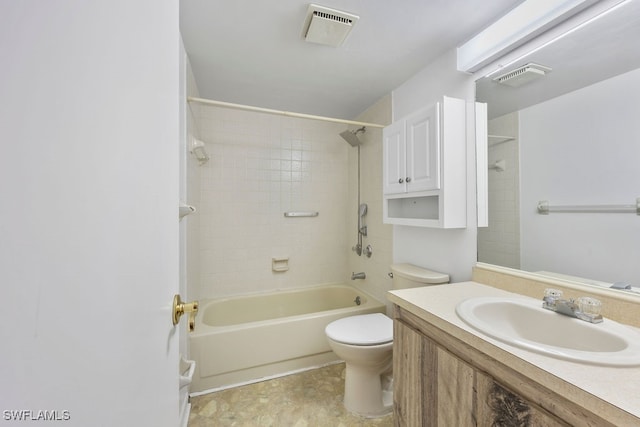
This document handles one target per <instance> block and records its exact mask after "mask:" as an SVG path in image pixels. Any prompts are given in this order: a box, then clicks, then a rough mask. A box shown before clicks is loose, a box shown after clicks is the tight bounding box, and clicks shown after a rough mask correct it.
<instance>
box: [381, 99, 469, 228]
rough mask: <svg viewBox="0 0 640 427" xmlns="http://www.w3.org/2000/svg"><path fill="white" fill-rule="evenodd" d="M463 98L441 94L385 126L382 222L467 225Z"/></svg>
mask: <svg viewBox="0 0 640 427" xmlns="http://www.w3.org/2000/svg"><path fill="white" fill-rule="evenodd" d="M465 126H466V102H465V101H464V100H462V99H456V98H450V97H443V99H442V101H440V102H437V103H435V104H433V105H430V106H428V107H426V108H423V109H421V110H419V111H417V112H415V113H413V114H411V115H409V116H407V117H405V118H403V119H401V120H398V121H396V122H394V123H392V124H391V125H389V126H387V127H385V128H384V130H383V155H382V157H383V173H382V175H383V203H384V205H383V221H384V222H385V223H386V224H398V225H413V226H423V227H440V228H463V227H465V226H466V194H467V193H466V176H467V175H466V166H467V164H466V148H465V147H466V131H465Z"/></svg>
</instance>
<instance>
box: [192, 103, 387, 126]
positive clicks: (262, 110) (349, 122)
mask: <svg viewBox="0 0 640 427" xmlns="http://www.w3.org/2000/svg"><path fill="white" fill-rule="evenodd" d="M187 101H188V102H196V103H198V104H204V105H213V106H218V107H226V108H234V109H236V110H246V111H255V112H259V113H266V114H277V115H280V116H287V117H297V118H300V119H311V120H321V121H325V122H334V123H343V124H347V125H355V126H367V127H372V128H383V127H385V125H381V124H378V123H367V122H358V121H354V120H344V119H336V118H333V117H324V116H314V115H312V114H304V113H293V112H290V111H281V110H272V109H270V108H262V107H253V106H251V105H243V104H233V103H231V102H223V101H214V100H211V99H204V98H196V97H193V96H188V97H187Z"/></svg>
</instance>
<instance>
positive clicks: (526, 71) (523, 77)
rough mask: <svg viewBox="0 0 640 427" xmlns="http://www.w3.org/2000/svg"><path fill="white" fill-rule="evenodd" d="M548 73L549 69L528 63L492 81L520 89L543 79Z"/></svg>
mask: <svg viewBox="0 0 640 427" xmlns="http://www.w3.org/2000/svg"><path fill="white" fill-rule="evenodd" d="M549 71H551V68H549V67H545V66H544V65H538V64H534V63H533V62H530V63H529V64H527V65H523V66H522V67H520V68H517V69H515V70H513V71H509V72H508V73H505V74H502V75H500V76H498V77H495V78H494V79H493V81H494V82H497V83H500V84H503V85H507V86H511V87H520V86H522V85H524V84H526V83H529V82H531V81H533V80H537V79H539V78H541V77H544V76H545V74H547V73H548V72H549Z"/></svg>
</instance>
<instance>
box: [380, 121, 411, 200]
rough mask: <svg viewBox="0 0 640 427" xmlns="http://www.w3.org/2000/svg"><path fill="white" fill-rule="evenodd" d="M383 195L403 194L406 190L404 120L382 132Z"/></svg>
mask: <svg viewBox="0 0 640 427" xmlns="http://www.w3.org/2000/svg"><path fill="white" fill-rule="evenodd" d="M382 147H383V150H384V153H383V162H382V163H383V170H382V179H383V193H384V194H397V193H404V192H405V191H406V190H407V188H406V184H405V181H404V180H405V178H406V176H407V171H406V145H405V127H404V120H399V121H397V122H395V123H393V124H391V125H389V126H387V127H385V128H384V129H383V130H382Z"/></svg>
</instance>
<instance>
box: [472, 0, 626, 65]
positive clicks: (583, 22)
mask: <svg viewBox="0 0 640 427" xmlns="http://www.w3.org/2000/svg"><path fill="white" fill-rule="evenodd" d="M631 1H633V0H609V1H604V0H602V1H601V2H599V3H598V4H597V5H596V6H594V7H592V8H591V9H589V11H588V12H589V13H588V15H587V16H586V17H580V18H579V19H577V20H575V21H574V20H573V19H570V21H572V22H563V23H562V24H560V25H558V27H556V28H554V29H553V30H550V31H549V32H548V33H547V34H545V35H544V37H541V38H543V39H546V40H541V41H540V42H538V40H536V41H532V42H531V43H529V44H526V45H524V46H522V48H521V49H516V50H515V51H514V52H512V53H511V54H508V55H507V56H506V57H504V58H501V63H500V64H494V65H493V66H492V67H491V68H490V67H487V69H486V70H485V69H483V70H482V71H483V74H485V75H484V77H491V76H493V75H494V74H496V73H499V72H501V71H503V70H505V69H507V68H509V67H510V66H512V65H514V64H517V63H519V62H522V61H523V60H524V59H525V58H526V57H528V56H530V55H532V54H534V53H536V52H537V51H539V50H541V49H544V48H545V47H547V46H549V45H550V44H553V43H555V42H557V41H558V40H560V39H562V38H563V37H566V36H568V35H570V34H572V33H574V32H576V31H578V30H580V29H581V28H584V27H586V26H587V25H589V24H591V23H592V22H595V21H597V20H598V19H600V18H603V17H605V16H606V15H608V14H609V13H611V12H613V11H615V10H617V9H618V8H620V7H622V6H624V5H626V4H629V3H630V2H631ZM592 9H595V10H592ZM536 42H537V43H536ZM530 45H531V46H530Z"/></svg>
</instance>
